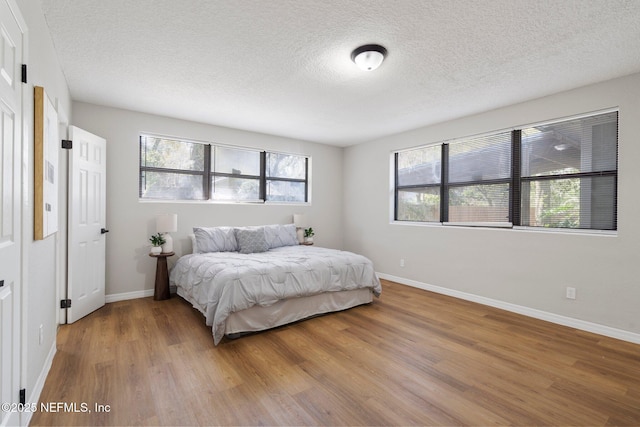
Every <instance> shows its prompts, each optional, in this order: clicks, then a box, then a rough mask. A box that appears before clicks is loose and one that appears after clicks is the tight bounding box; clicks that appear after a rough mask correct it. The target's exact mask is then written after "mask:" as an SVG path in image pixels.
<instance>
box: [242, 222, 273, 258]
mask: <svg viewBox="0 0 640 427" xmlns="http://www.w3.org/2000/svg"><path fill="white" fill-rule="evenodd" d="M236 240H237V241H238V247H239V249H238V252H240V253H241V254H253V253H257V252H266V251H268V250H269V245H267V240H266V239H265V237H264V227H256V228H249V227H243V228H236Z"/></svg>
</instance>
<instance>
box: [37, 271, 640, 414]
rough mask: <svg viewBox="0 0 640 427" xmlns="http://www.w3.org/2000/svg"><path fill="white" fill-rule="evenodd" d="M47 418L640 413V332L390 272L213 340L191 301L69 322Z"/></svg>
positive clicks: (149, 303)
mask: <svg viewBox="0 0 640 427" xmlns="http://www.w3.org/2000/svg"><path fill="white" fill-rule="evenodd" d="M57 342H58V353H57V354H56V357H55V359H54V361H53V365H52V368H51V371H50V373H49V376H48V378H47V381H46V383H45V386H44V389H43V391H42V395H41V401H42V402H86V403H88V404H89V405H90V406H91V407H93V405H94V404H95V403H98V404H108V405H110V407H111V411H110V412H102V413H100V412H95V411H92V412H91V413H73V412H64V411H63V412H56V413H46V412H38V413H36V414H34V416H33V418H32V422H31V424H32V425H34V426H38V425H174V424H180V425H206V424H215V425H260V424H262V425H265V424H266V425H506V424H512V425H593V426H595V425H602V426H604V425H640V345H635V344H631V343H627V342H622V341H618V340H615V339H612V338H608V337H602V336H598V335H595V334H590V333H587V332H584V331H577V330H575V329H572V328H566V327H562V326H558V325H554V324H551V323H548V322H544V321H541V320H537V319H531V318H527V317H524V316H520V315H517V314H514V313H509V312H505V311H501V310H499V309H495V308H492V307H487V306H482V305H479V304H475V303H471V302H469V301H461V300H457V299H455V298H451V297H447V296H444V295H438V294H434V293H430V292H427V291H423V290H420V289H415V288H411V287H407V286H403V285H400V284H397V283H393V282H388V281H383V294H382V298H380V299H375V300H374V302H373V303H372V304H370V305H366V306H361V307H356V308H354V309H350V310H346V311H344V312H339V313H333V314H330V315H327V316H324V317H318V318H314V319H309V320H307V321H304V322H298V323H295V324H292V325H287V326H284V327H281V328H277V329H273V330H271V331H266V332H262V333H259V334H254V335H250V336H246V337H243V338H240V339H237V340H228V339H224V340H223V341H222V343H221V344H220V345H219V346H217V347H216V346H214V345H213V339H212V336H211V329H210V328H209V327H207V326H206V325H205V324H204V318H203V317H202V315H201V314H200V313H199V312H197V311H196V310H194V309H193V308H192V307H191V306H190V305H189V304H188V303H187V302H185V301H184V300H182V299H181V298H178V297H174V298H171V299H169V300H166V301H153V300H152V298H151V297H149V298H143V299H138V300H131V301H121V302H117V303H112V304H107V305H106V306H105V307H104V308H102V309H100V310H98V311H97V312H95V313H93V314H91V315H89V316H87V317H85V318H84V319H81V320H79V321H78V322H76V323H74V324H72V325H64V326H61V327H60V331H59V333H58V336H57Z"/></svg>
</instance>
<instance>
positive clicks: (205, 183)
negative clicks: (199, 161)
mask: <svg viewBox="0 0 640 427" xmlns="http://www.w3.org/2000/svg"><path fill="white" fill-rule="evenodd" d="M143 138H159V139H166V140H171V141H176V142H184V143H190V144H200V145H203V146H204V166H203V170H185V169H173V168H159V167H153V166H143V164H142V160H143ZM215 147H221V148H228V149H233V150H246V151H252V152H257V153H259V156H260V175H249V174H242V173H240V174H235V173H228V172H216V171H215V170H214V169H215V166H214V160H213V157H212V155H213V153H214V148H215ZM267 153H273V154H279V155H286V156H295V157H301V158H303V159H304V160H305V163H304V164H305V177H304V179H292V178H278V177H275V178H274V177H267V176H266V156H267ZM138 156H139V158H138V167H139V173H138V201H140V202H163V203H185V202H187V203H188V202H205V203H249V204H309V203H310V180H311V179H310V178H311V174H310V166H311V156H308V155H304V154H294V153H287V152H282V151H268V150H260V149H255V148H250V147H244V146H234V145H227V144H216V143H211V142H206V141H195V140H191V139H186V138H177V137H172V136H164V135H158V134H152V133H140V134H139V138H138ZM144 172H156V173H170V174H176V175H196V176H202V192H203V198H202V199H161V198H152V197H147V198H146V197H143V188H144V187H143V185H144ZM214 177H226V178H240V179H255V180H257V181H258V182H259V198H258V199H251V200H242V199H232V200H221V199H218V200H216V199H214V198H213V197H212V191H213V188H212V185H211V182H212V179H214ZM269 180H273V181H275V180H277V181H291V182H299V183H303V184H304V186H305V190H304V201H286V200H285V201H282V200H278V201H271V200H268V194H267V191H266V184H267V181H269Z"/></svg>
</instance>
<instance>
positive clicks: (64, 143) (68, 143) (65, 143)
mask: <svg viewBox="0 0 640 427" xmlns="http://www.w3.org/2000/svg"><path fill="white" fill-rule="evenodd" d="M62 148H66V149H67V150H71V149H72V148H73V141H71V140H70V139H63V140H62Z"/></svg>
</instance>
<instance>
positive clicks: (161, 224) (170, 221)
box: [156, 214, 178, 253]
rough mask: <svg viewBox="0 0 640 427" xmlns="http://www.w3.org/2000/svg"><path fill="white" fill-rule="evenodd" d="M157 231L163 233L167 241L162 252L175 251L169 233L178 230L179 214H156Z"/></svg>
mask: <svg viewBox="0 0 640 427" xmlns="http://www.w3.org/2000/svg"><path fill="white" fill-rule="evenodd" d="M156 231H157V232H158V233H160V234H162V237H164V240H165V243H164V245H162V252H164V253H167V252H173V239H172V238H171V235H170V234H169V233H175V232H176V231H178V214H160V215H158V216H156Z"/></svg>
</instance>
